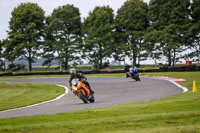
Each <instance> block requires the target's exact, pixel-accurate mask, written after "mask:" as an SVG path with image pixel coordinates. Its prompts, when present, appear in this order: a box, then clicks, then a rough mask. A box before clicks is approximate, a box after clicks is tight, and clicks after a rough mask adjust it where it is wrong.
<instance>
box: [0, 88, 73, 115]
mask: <svg viewBox="0 0 200 133" xmlns="http://www.w3.org/2000/svg"><path fill="white" fill-rule="evenodd" d="M57 86H59V87H63V88H65V93H64V94H62V95H60V96H58V97H56V98H54V99H52V100H48V101H44V102H41V103H36V104H32V105H28V106H24V107H20V108H15V109H9V110H4V111H0V113H3V112H9V111H14V110H20V109H25V108H29V107H34V106H37V105H42V104H45V103H49V102H53V101H56V100H58V99H60V98H62V97H63V96H65V95H67V94H68V92H69V89H68V88H67V87H66V86H64V85H57Z"/></svg>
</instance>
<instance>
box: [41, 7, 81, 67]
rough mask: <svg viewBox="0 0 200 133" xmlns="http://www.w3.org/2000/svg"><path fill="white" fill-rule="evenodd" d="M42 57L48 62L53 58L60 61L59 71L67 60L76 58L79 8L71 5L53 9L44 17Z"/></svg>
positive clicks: (79, 37)
mask: <svg viewBox="0 0 200 133" xmlns="http://www.w3.org/2000/svg"><path fill="white" fill-rule="evenodd" d="M46 22H47V27H46V30H45V31H46V36H45V47H44V52H45V53H46V54H45V55H44V57H46V58H47V59H48V60H47V61H46V62H45V63H46V64H49V63H50V62H51V61H52V60H53V59H57V60H59V62H60V71H63V66H65V68H67V67H68V66H69V62H70V61H72V60H75V59H77V55H76V53H77V52H79V49H78V46H79V43H80V42H81V26H82V24H81V17H80V12H79V9H78V8H76V7H74V6H73V5H64V6H60V7H58V8H57V9H54V11H53V13H52V14H51V16H49V17H47V19H46Z"/></svg>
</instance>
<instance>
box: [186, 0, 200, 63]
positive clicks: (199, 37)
mask: <svg viewBox="0 0 200 133" xmlns="http://www.w3.org/2000/svg"><path fill="white" fill-rule="evenodd" d="M191 11H192V12H191V19H192V22H191V26H190V29H189V31H188V35H189V37H190V39H189V43H190V44H192V45H189V48H190V49H193V51H192V52H191V53H190V54H189V56H190V57H191V58H192V57H194V58H196V61H200V0H192V4H191Z"/></svg>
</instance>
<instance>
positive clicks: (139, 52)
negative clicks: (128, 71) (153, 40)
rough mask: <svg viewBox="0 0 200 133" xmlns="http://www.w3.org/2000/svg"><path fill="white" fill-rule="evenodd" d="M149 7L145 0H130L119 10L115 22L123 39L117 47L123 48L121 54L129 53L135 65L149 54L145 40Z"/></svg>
mask: <svg viewBox="0 0 200 133" xmlns="http://www.w3.org/2000/svg"><path fill="white" fill-rule="evenodd" d="M147 9H148V7H147V3H145V2H143V0H128V1H126V2H125V3H124V5H123V6H122V7H121V8H120V9H119V10H118V11H117V16H116V20H115V24H116V31H117V32H118V34H119V37H121V41H120V40H119V42H120V44H121V45H120V44H119V45H118V46H116V48H118V49H119V50H121V52H122V53H121V54H129V55H130V57H131V58H132V60H133V65H139V63H140V61H141V60H143V59H146V57H147V55H148V54H147V53H146V44H145V42H144V35H145V31H146V28H147V27H148V21H147V12H148V10H147ZM117 38H118V37H117ZM117 54H118V53H117ZM136 61H138V62H136Z"/></svg>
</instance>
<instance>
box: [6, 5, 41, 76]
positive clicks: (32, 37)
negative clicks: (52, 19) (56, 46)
mask: <svg viewBox="0 0 200 133" xmlns="http://www.w3.org/2000/svg"><path fill="white" fill-rule="evenodd" d="M43 27H44V11H43V10H42V9H41V8H40V7H39V6H38V5H37V4H35V3H21V4H20V5H19V6H18V7H16V8H14V10H13V11H12V17H11V19H10V22H9V31H8V38H7V40H6V41H5V42H6V43H5V55H7V58H8V59H9V60H14V59H15V58H25V59H26V60H27V61H28V71H29V72H30V71H32V63H33V62H34V59H35V58H36V57H37V56H38V53H39V46H40V44H41V43H42V38H43Z"/></svg>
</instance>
